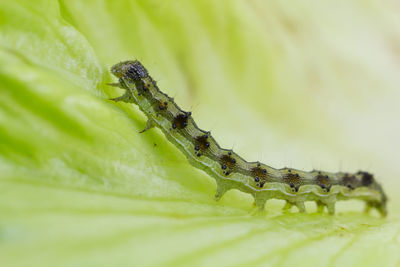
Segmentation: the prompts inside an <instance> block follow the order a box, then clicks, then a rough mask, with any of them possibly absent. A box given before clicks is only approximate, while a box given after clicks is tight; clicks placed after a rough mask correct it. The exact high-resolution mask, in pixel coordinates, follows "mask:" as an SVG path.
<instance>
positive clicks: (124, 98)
mask: <svg viewBox="0 0 400 267" xmlns="http://www.w3.org/2000/svg"><path fill="white" fill-rule="evenodd" d="M110 100H112V101H114V102H120V101H122V102H126V103H134V101H133V98H132V97H131V94H130V92H126V93H125V94H123V95H122V96H119V97H115V98H110Z"/></svg>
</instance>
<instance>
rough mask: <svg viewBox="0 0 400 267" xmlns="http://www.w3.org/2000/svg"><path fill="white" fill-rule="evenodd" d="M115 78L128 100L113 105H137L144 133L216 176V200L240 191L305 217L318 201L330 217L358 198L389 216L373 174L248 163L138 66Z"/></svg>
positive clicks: (116, 70) (260, 203) (130, 64)
mask: <svg viewBox="0 0 400 267" xmlns="http://www.w3.org/2000/svg"><path fill="white" fill-rule="evenodd" d="M111 73H112V74H113V75H114V76H116V77H117V78H118V83H111V84H109V85H111V86H115V87H119V88H121V89H124V90H125V94H124V95H122V96H120V97H117V98H113V99H112V100H113V101H123V102H127V103H134V104H136V105H137V106H138V107H139V109H140V110H141V111H142V112H143V113H144V114H145V115H146V116H147V124H146V127H145V128H144V129H143V130H142V131H141V133H143V132H145V131H147V130H149V129H151V128H152V127H157V128H159V129H160V130H161V131H162V132H163V133H164V135H165V136H166V138H167V139H168V140H169V141H170V142H171V143H173V144H174V145H175V146H176V147H177V148H178V149H179V150H180V151H181V152H182V153H183V154H184V155H185V156H186V158H187V159H188V161H189V163H190V164H191V165H193V166H194V167H196V168H199V169H201V170H203V171H205V172H206V173H207V174H209V175H210V176H211V177H213V178H214V179H215V180H216V183H217V192H216V194H215V199H216V200H219V199H220V198H221V197H222V196H223V195H224V194H225V193H226V192H227V191H228V190H230V189H238V190H240V191H242V192H245V193H249V194H251V195H252V196H253V197H254V200H255V201H254V202H255V205H256V206H257V207H258V208H259V209H261V210H263V209H264V207H265V203H266V201H267V200H268V199H273V198H275V199H282V200H285V201H286V204H285V207H284V209H288V208H291V207H292V206H296V207H297V208H298V209H299V211H300V212H304V211H305V207H304V202H305V201H315V202H316V204H317V207H318V211H320V212H322V211H323V210H324V208H325V207H326V208H327V210H328V213H329V214H334V213H335V203H336V201H338V200H349V199H359V200H363V201H365V203H366V210H369V209H370V208H375V209H376V210H378V211H379V212H380V214H381V215H382V216H386V214H387V210H386V202H387V197H386V194H385V192H384V191H383V188H382V186H381V185H380V184H379V183H378V182H377V181H376V180H375V178H374V176H373V175H372V174H370V173H368V172H365V171H359V172H357V173H346V172H337V173H331V172H325V171H319V170H313V171H310V172H305V171H301V170H296V169H292V168H283V169H275V168H272V167H270V166H268V165H265V164H263V163H260V162H247V161H245V160H244V159H243V158H241V157H240V156H239V155H237V154H236V153H235V152H233V151H232V150H229V149H224V148H221V147H220V146H219V144H218V143H217V142H216V140H215V139H214V138H213V137H212V136H211V134H210V132H208V131H204V130H202V129H200V128H199V127H198V126H197V124H196V123H195V121H194V120H193V118H192V114H191V112H186V111H183V110H182V109H181V108H179V106H178V105H177V104H176V103H175V102H174V100H173V99H172V98H171V97H169V96H168V95H167V94H165V93H163V92H162V91H160V89H159V88H158V87H157V84H156V82H155V81H154V80H153V79H152V78H151V76H150V75H149V74H148V72H147V70H146V68H145V67H144V66H143V65H142V64H141V63H140V62H139V61H137V60H134V61H124V62H120V63H118V64H116V65H114V66H113V67H112V68H111Z"/></svg>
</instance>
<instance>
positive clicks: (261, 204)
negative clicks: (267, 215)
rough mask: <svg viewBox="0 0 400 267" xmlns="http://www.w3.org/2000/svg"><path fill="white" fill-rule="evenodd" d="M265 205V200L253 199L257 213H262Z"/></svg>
mask: <svg viewBox="0 0 400 267" xmlns="http://www.w3.org/2000/svg"><path fill="white" fill-rule="evenodd" d="M265 203H267V200H266V199H265V198H259V197H258V198H255V199H254V204H255V206H256V207H258V210H259V211H263V210H264V209H265Z"/></svg>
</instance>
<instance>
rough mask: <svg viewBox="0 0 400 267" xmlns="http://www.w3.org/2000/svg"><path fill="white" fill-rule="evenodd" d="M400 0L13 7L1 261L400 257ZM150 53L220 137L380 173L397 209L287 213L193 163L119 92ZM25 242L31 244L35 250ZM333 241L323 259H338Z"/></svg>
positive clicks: (0, 84) (3, 99)
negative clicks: (122, 75) (116, 73)
mask: <svg viewBox="0 0 400 267" xmlns="http://www.w3.org/2000/svg"><path fill="white" fill-rule="evenodd" d="M399 12H400V4H399V2H398V1H369V0H367V1H361V0H353V1H341V0H339V1H328V2H324V3H322V2H321V3H320V2H318V1H292V2H290V3H283V2H282V1H268V2H265V1H257V0H249V1H240V0H234V1H208V0H202V1H180V0H179V1H176V0H175V1H169V0H166V1H153V0H151V1H134V0H131V1H128V0H126V1H125V0H124V1H105V0H103V1H100V0H96V1H95V0H92V1H78V0H76V1H75V0H72V1H63V0H60V1H48V0H38V1H23V0H21V1H14V2H13V1H3V2H1V3H0V263H1V265H2V266H26V265H30V266H47V265H48V266H54V265H57V266H110V265H111V266H132V265H137V266H157V265H162V266H179V265H183V266H187V265H195V266H204V265H208V266H210V265H211V266H232V265H246V266H256V265H283V266H289V265H293V264H296V265H299V266H303V265H304V266H321V265H322V266H323V265H331V266H336V265H341V266H343V265H351V266H360V265H363V266H376V265H378V264H379V265H381V266H396V265H398V262H399V261H400V258H399V257H400V256H399V255H398V251H399V248H400V234H399V232H400V231H399V229H400V228H399V226H400V220H399V214H400V206H399V200H400V197H399V196H398V194H397V188H398V187H399V185H400V183H399V179H398V174H399V172H398V166H397V164H398V161H399V158H400V155H399V154H400V153H399V151H400V150H399V148H400V147H399V144H400V143H399V141H398V137H399V136H400V124H399V115H400V108H399V105H398V102H399V100H400V92H399V84H400V75H399V73H400V16H399ZM129 59H138V60H140V61H141V62H142V63H143V65H144V66H146V68H147V69H148V70H149V72H150V74H151V75H152V76H153V78H155V79H156V80H157V83H158V86H159V87H160V89H161V90H163V91H164V92H166V93H168V94H169V95H170V96H173V97H175V101H176V102H177V103H178V104H179V105H180V106H181V107H182V108H183V109H185V110H190V111H192V113H193V117H194V118H195V120H196V121H197V122H198V125H199V126H200V127H201V128H203V129H206V130H211V131H212V134H213V136H214V137H215V138H216V139H217V140H218V141H219V142H220V144H221V146H223V147H226V148H233V149H234V150H235V151H236V152H237V153H239V154H240V155H242V156H243V157H244V158H246V159H247V160H249V161H257V160H259V161H262V162H264V163H266V164H269V165H271V166H273V167H275V168H282V167H285V166H287V167H292V168H297V169H301V170H306V171H308V170H312V169H322V170H325V171H332V172H336V171H348V172H355V171H358V170H365V171H369V172H372V173H373V174H374V175H375V177H376V178H377V180H379V181H380V182H381V184H382V185H383V187H384V188H385V190H386V191H387V194H388V197H389V199H390V202H389V209H388V211H389V217H388V218H387V219H384V220H382V219H379V218H378V217H377V216H375V215H376V214H372V216H367V215H365V214H363V213H362V212H361V211H362V209H363V205H362V204H361V203H359V202H357V201H350V202H346V203H339V204H338V206H337V211H338V213H339V214H338V215H336V216H334V217H330V216H327V215H318V214H315V212H314V211H315V207H314V205H313V204H312V203H310V204H309V205H308V206H307V208H308V210H309V213H307V214H297V211H295V210H294V209H293V213H292V214H285V215H282V213H281V211H280V210H281V207H282V205H283V202H281V201H270V202H269V203H268V204H267V212H266V214H263V215H262V216H251V215H249V214H250V212H251V211H252V199H251V198H250V197H249V196H248V195H245V194H242V193H240V192H237V191H235V190H232V191H230V192H228V193H227V194H226V195H225V196H224V198H223V199H222V200H221V202H218V203H216V202H214V200H213V195H214V192H215V188H216V187H215V182H214V180H213V179H212V178H210V177H208V176H207V175H205V174H204V173H203V172H201V171H199V170H197V169H195V168H193V167H191V166H190V165H189V164H188V163H187V161H186V159H185V157H184V156H183V155H182V154H181V153H180V152H179V151H178V150H177V149H176V148H175V147H174V146H172V145H171V144H169V143H168V142H167V141H166V139H165V138H164V137H163V135H162V134H161V132H159V131H158V130H152V131H150V132H146V134H141V135H140V134H138V131H140V130H142V129H143V128H144V125H145V117H144V115H143V114H142V113H141V112H140V111H139V110H138V108H137V107H135V106H133V105H128V104H120V103H118V104H115V103H111V102H110V101H108V100H107V99H108V98H110V97H116V96H119V95H121V94H122V91H121V90H119V89H116V88H114V87H109V86H107V85H106V83H108V82H113V81H114V79H113V77H111V75H110V73H109V68H110V67H111V66H112V65H113V64H115V63H117V62H119V61H122V60H129ZM21 255H23V257H21ZM321 255H323V256H322V257H321Z"/></svg>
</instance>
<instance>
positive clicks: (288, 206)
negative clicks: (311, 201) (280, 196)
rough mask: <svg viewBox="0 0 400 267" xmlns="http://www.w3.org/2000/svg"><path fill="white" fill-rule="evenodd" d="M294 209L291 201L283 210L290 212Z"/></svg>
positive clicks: (287, 202)
mask: <svg viewBox="0 0 400 267" xmlns="http://www.w3.org/2000/svg"><path fill="white" fill-rule="evenodd" d="M292 207H293V204H292V203H290V202H289V201H286V203H285V206H283V208H282V210H283V212H289V211H290V209H291V208H292Z"/></svg>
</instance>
